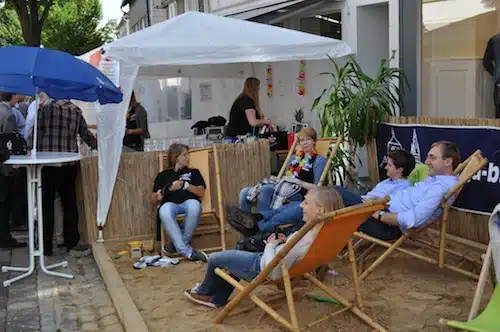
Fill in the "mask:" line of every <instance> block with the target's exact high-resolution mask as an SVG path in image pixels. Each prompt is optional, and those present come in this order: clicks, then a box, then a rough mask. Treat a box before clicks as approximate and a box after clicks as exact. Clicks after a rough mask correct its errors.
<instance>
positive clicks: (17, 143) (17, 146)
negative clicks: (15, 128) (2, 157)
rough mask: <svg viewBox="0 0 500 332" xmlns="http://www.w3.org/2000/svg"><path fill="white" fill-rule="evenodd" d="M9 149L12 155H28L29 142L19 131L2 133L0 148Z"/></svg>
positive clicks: (0, 135)
mask: <svg viewBox="0 0 500 332" xmlns="http://www.w3.org/2000/svg"><path fill="white" fill-rule="evenodd" d="M5 149H7V150H8V151H9V152H10V154H11V155H14V156H19V155H27V154H28V144H27V143H26V140H25V139H24V137H22V136H21V135H19V134H18V133H9V134H6V133H3V134H0V150H5Z"/></svg>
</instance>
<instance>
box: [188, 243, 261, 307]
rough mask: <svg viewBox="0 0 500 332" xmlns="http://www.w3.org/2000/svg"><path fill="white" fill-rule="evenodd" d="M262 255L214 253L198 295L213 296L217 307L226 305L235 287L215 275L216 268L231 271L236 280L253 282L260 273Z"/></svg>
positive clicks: (209, 259)
mask: <svg viewBox="0 0 500 332" xmlns="http://www.w3.org/2000/svg"><path fill="white" fill-rule="evenodd" d="M261 257H262V253H255V252H247V251H240V250H226V251H221V252H216V253H213V254H211V255H210V256H209V258H208V264H207V271H206V272H205V279H204V280H203V282H202V283H201V285H200V286H199V287H198V290H197V293H199V294H204V295H210V296H212V303H213V304H215V305H216V306H217V307H222V306H224V305H225V304H226V302H227V299H228V298H229V296H230V295H231V293H232V292H233V289H234V287H233V286H231V284H229V283H228V282H227V281H225V280H224V279H222V278H221V277H219V276H218V275H217V274H216V273H215V268H216V267H218V268H221V269H225V270H227V271H229V273H230V274H231V275H232V276H233V277H234V278H235V279H236V280H238V281H239V280H240V279H244V280H246V281H251V280H252V279H254V278H255V277H256V276H257V275H258V274H259V273H260V259H261Z"/></svg>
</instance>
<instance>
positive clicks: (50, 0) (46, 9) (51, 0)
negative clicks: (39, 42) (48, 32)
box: [38, 0, 54, 30]
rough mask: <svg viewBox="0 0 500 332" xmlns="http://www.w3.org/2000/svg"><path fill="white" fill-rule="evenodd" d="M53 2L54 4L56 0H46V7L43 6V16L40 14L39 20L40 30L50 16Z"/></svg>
mask: <svg viewBox="0 0 500 332" xmlns="http://www.w3.org/2000/svg"><path fill="white" fill-rule="evenodd" d="M53 4H54V0H47V1H45V7H44V8H43V13H42V16H40V20H39V21H38V22H39V23H40V30H41V28H42V26H43V23H44V22H45V20H46V19H47V17H48V16H49V11H50V7H52V5H53Z"/></svg>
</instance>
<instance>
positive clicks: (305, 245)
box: [260, 226, 321, 280]
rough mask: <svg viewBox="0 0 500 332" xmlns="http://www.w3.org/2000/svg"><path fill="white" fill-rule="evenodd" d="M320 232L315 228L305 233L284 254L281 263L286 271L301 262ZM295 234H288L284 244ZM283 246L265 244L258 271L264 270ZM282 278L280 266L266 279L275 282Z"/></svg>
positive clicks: (318, 228) (319, 228)
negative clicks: (283, 263) (282, 262)
mask: <svg viewBox="0 0 500 332" xmlns="http://www.w3.org/2000/svg"><path fill="white" fill-rule="evenodd" d="M320 230H321V227H320V226H316V227H314V228H313V229H311V230H310V231H309V232H307V233H306V234H305V235H304V236H303V237H302V239H300V240H299V241H298V242H297V243H296V244H295V246H293V248H292V249H290V251H289V252H288V254H286V256H285V258H283V261H284V262H285V265H286V267H287V268H288V269H290V268H291V267H292V266H293V264H295V263H296V262H297V261H299V260H301V259H302V257H304V255H305V254H306V253H307V251H308V250H309V247H311V244H312V243H313V242H314V239H315V238H316V235H317V234H318V232H319V231H320ZM295 234H297V232H294V233H292V234H290V236H289V237H288V238H287V239H286V242H288V241H289V240H290V239H291V238H292V237H293V236H294V235H295ZM284 246H285V243H282V244H280V245H277V246H276V245H274V244H272V243H268V244H266V248H265V249H264V254H263V255H262V257H261V259H260V270H261V271H262V270H264V268H265V267H266V266H267V265H268V264H269V263H270V262H271V261H272V260H273V258H274V257H275V256H276V254H277V253H278V252H279V251H280V250H281V249H282V248H283V247H284ZM281 277H282V274H281V266H280V265H278V266H276V267H275V268H274V270H273V271H272V272H271V273H270V274H269V276H268V279H271V280H277V279H280V278H281Z"/></svg>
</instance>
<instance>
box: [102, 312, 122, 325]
mask: <svg viewBox="0 0 500 332" xmlns="http://www.w3.org/2000/svg"><path fill="white" fill-rule="evenodd" d="M118 323H119V320H118V318H117V317H116V316H114V315H113V316H106V317H103V318H101V320H100V321H99V324H100V325H101V326H104V327H106V326H111V325H115V324H118Z"/></svg>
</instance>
